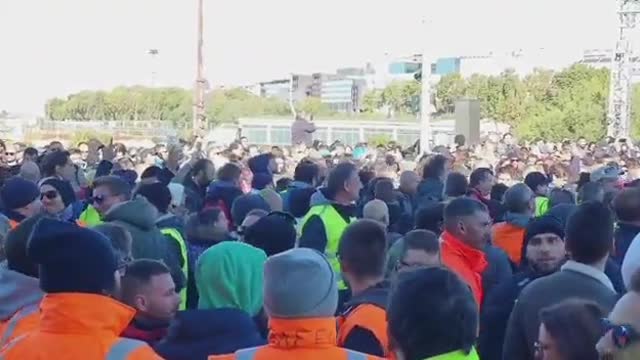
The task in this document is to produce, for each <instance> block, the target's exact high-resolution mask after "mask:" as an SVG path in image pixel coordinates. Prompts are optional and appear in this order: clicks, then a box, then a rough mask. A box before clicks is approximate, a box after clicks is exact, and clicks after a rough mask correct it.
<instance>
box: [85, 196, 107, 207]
mask: <svg viewBox="0 0 640 360" xmlns="http://www.w3.org/2000/svg"><path fill="white" fill-rule="evenodd" d="M107 197H108V196H106V195H97V196H94V197H92V198H90V199H89V201H90V202H91V203H92V204H98V205H100V204H102V203H103V202H104V201H105V200H106V199H107Z"/></svg>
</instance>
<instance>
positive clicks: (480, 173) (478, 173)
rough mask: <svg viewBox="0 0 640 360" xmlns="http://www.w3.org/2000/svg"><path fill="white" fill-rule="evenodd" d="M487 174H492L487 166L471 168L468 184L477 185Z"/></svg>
mask: <svg viewBox="0 0 640 360" xmlns="http://www.w3.org/2000/svg"><path fill="white" fill-rule="evenodd" d="M488 176H493V171H491V169H489V168H477V169H475V170H473V172H471V175H470V176H469V186H470V187H476V186H478V184H480V183H481V182H483V181H484V180H486V179H487V177H488Z"/></svg>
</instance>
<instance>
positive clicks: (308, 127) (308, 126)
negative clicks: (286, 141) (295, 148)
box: [291, 115, 316, 147]
mask: <svg viewBox="0 0 640 360" xmlns="http://www.w3.org/2000/svg"><path fill="white" fill-rule="evenodd" d="M312 121H313V118H312V117H310V118H308V119H307V118H305V117H304V116H302V115H296V119H295V120H294V121H293V123H292V124H291V143H292V144H304V145H305V146H307V147H311V146H312V145H313V133H314V132H315V131H316V126H315V124H314V123H313V122H312Z"/></svg>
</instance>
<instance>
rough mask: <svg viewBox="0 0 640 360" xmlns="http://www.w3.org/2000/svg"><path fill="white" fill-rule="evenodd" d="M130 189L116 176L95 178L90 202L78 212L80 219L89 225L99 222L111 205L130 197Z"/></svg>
mask: <svg viewBox="0 0 640 360" xmlns="http://www.w3.org/2000/svg"><path fill="white" fill-rule="evenodd" d="M131 190H132V186H131V185H130V184H129V183H128V182H127V181H125V180H124V179H122V178H120V177H118V176H114V175H107V176H101V177H99V178H97V179H95V180H94V181H93V196H92V197H91V204H90V205H89V206H87V208H86V209H85V210H84V211H83V212H82V214H80V221H81V222H82V223H83V224H86V225H87V226H89V227H91V226H95V225H98V224H100V223H101V222H102V218H103V217H104V216H105V214H106V213H107V212H108V211H109V210H110V209H111V208H112V207H114V206H115V205H118V204H121V203H123V202H125V201H128V200H130V199H131Z"/></svg>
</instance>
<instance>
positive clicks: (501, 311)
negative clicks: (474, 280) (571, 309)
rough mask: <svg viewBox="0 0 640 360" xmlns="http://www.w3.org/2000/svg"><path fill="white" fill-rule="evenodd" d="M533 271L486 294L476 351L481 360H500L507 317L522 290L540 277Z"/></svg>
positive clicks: (512, 278)
mask: <svg viewBox="0 0 640 360" xmlns="http://www.w3.org/2000/svg"><path fill="white" fill-rule="evenodd" d="M542 276H543V275H542V274H538V273H535V272H534V271H533V270H528V271H524V272H521V273H518V274H515V275H513V276H512V277H511V278H510V279H508V280H507V281H504V282H502V283H500V284H498V285H497V286H496V287H494V288H493V289H492V290H491V291H489V292H488V293H487V297H486V299H485V301H484V304H483V306H482V313H481V316H480V339H479V340H478V351H479V352H480V357H481V358H482V359H483V360H501V359H502V345H503V343H504V338H505V333H506V330H507V323H508V322H509V315H511V311H512V310H513V306H514V305H515V302H516V300H517V299H518V296H519V295H520V292H521V291H522V289H524V287H525V286H527V285H528V284H529V283H530V282H532V281H533V280H535V279H537V278H539V277H542Z"/></svg>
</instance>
